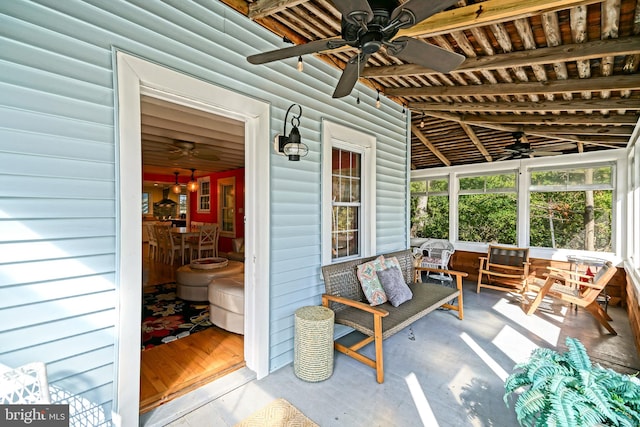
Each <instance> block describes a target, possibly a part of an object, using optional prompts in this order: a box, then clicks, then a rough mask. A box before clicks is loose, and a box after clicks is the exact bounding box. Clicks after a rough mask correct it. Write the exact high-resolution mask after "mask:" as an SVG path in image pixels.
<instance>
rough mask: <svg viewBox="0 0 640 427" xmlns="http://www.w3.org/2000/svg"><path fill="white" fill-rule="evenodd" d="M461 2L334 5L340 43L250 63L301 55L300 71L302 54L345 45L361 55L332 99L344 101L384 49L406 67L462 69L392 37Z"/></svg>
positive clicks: (450, 58) (387, 0)
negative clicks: (339, 21)
mask: <svg viewBox="0 0 640 427" xmlns="http://www.w3.org/2000/svg"><path fill="white" fill-rule="evenodd" d="M457 2H458V0H438V1H431V2H425V1H424V0H408V1H407V2H405V3H402V4H401V3H400V2H399V0H369V1H367V0H333V3H334V5H335V7H336V8H337V9H338V10H339V11H340V13H341V15H342V26H341V36H342V38H331V39H323V40H314V41H311V42H309V43H304V44H300V45H297V46H291V47H285V48H282V49H276V50H272V51H269V52H264V53H259V54H255V55H250V56H248V57H247V60H248V61H249V62H250V63H251V64H265V63H267V62H272V61H277V60H280V59H285V58H291V57H295V56H297V57H298V66H300V64H301V63H302V55H305V54H310V53H318V52H322V51H326V50H332V49H337V48H341V47H344V46H351V47H353V48H356V49H357V50H358V52H357V53H356V54H355V55H354V56H352V57H351V58H350V59H349V60H348V61H347V63H346V64H345V67H344V70H343V72H342V75H341V77H340V80H339V81H338V84H337V86H336V88H335V90H334V92H333V98H342V97H344V96H347V95H349V94H350V93H351V91H352V90H353V88H354V86H355V85H356V83H357V81H358V79H359V77H360V74H361V73H362V70H363V69H364V67H365V65H366V63H367V61H368V60H369V57H370V56H371V55H373V54H375V53H377V52H378V51H379V50H380V49H381V48H382V47H385V49H386V51H387V54H389V55H391V56H395V57H396V58H398V59H401V60H403V61H405V62H408V63H413V64H417V65H421V66H424V67H429V68H431V69H434V70H436V71H438V72H441V73H448V72H450V71H451V70H453V69H455V68H457V67H458V66H459V65H460V64H462V62H463V61H464V59H465V57H464V56H463V55H460V54H457V53H455V52H451V51H448V50H446V49H442V48H440V47H438V46H434V45H431V44H429V43H426V42H424V41H422V40H418V39H414V38H411V37H398V38H397V39H394V37H395V36H396V34H397V33H398V31H399V30H400V29H404V28H409V27H412V26H414V25H415V24H417V23H419V22H421V21H423V20H425V19H427V18H428V17H430V16H431V15H433V14H435V13H437V12H440V11H441V10H444V9H446V8H448V7H450V6H452V5H454V4H456V3H457ZM378 98H379V95H378ZM377 104H378V102H376V105H377Z"/></svg>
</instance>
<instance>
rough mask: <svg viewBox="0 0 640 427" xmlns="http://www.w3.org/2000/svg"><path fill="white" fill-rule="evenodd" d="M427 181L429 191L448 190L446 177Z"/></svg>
mask: <svg viewBox="0 0 640 427" xmlns="http://www.w3.org/2000/svg"><path fill="white" fill-rule="evenodd" d="M427 182H428V186H429V192H441V191H449V180H448V179H430V180H429V181H427Z"/></svg>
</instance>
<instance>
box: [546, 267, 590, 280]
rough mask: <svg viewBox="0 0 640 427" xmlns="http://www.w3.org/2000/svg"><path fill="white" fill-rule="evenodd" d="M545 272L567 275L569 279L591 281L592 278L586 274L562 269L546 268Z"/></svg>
mask: <svg viewBox="0 0 640 427" xmlns="http://www.w3.org/2000/svg"><path fill="white" fill-rule="evenodd" d="M547 270H549V271H551V272H552V273H559V274H567V275H569V276H571V277H579V278H582V279H592V278H593V276H589V275H588V274H582V273H578V272H577V271H570V270H564V269H562V268H557V267H551V266H547Z"/></svg>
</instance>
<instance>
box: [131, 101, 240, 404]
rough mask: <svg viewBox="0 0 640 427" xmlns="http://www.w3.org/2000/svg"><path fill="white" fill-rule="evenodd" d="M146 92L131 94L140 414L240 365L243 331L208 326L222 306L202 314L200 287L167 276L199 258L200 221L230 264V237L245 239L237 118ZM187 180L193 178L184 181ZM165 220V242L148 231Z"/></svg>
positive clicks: (205, 302) (162, 227)
mask: <svg viewBox="0 0 640 427" xmlns="http://www.w3.org/2000/svg"><path fill="white" fill-rule="evenodd" d="M149 92H155V91H151V90H148V89H145V90H144V91H143V95H142V96H141V100H140V115H141V142H142V174H143V176H142V182H143V184H142V194H141V197H142V203H143V204H142V288H143V305H142V312H143V315H142V339H143V342H142V351H141V356H140V357H141V359H140V361H141V362H140V363H141V369H140V413H141V414H142V413H146V412H148V411H149V410H151V409H154V408H156V407H158V406H160V405H162V404H164V403H166V402H169V401H171V400H173V399H175V398H177V397H179V396H181V395H183V394H186V393H188V392H189V391H192V390H193V389H195V388H198V387H199V386H200V385H202V384H206V383H208V382H211V381H213V380H216V379H218V378H220V377H222V376H224V375H226V374H228V373H230V372H233V371H234V370H237V369H240V368H242V367H244V366H245V362H244V332H243V331H242V333H232V332H229V331H228V330H226V329H225V328H224V327H225V325H224V324H220V323H218V324H217V325H216V324H214V322H215V320H212V318H211V317H210V314H217V316H218V317H220V316H221V314H220V313H210V310H211V307H210V304H209V303H210V302H209V301H208V296H207V289H206V286H203V287H202V288H197V291H198V292H197V294H196V293H195V292H193V291H192V292H188V294H189V295H184V293H185V292H181V289H182V288H179V287H180V286H182V285H181V284H180V283H176V282H179V280H177V279H180V277H181V276H179V275H177V274H176V271H177V269H178V268H180V269H181V270H185V268H189V269H190V267H184V266H188V265H189V263H190V262H191V260H192V259H194V258H198V257H199V256H198V253H197V252H198V251H197V246H196V241H197V239H198V234H197V229H198V227H199V226H200V225H202V224H209V223H211V224H216V225H217V226H218V229H219V230H220V235H219V237H218V238H217V242H216V244H215V250H212V252H213V254H211V255H208V256H216V257H222V258H228V257H231V256H233V257H234V258H235V259H234V260H231V262H232V263H233V265H234V267H235V270H238V268H240V267H241V265H242V264H243V263H244V258H243V257H242V258H240V257H239V256H238V255H241V254H238V253H237V252H233V251H232V249H233V248H232V246H234V243H236V242H239V241H241V242H244V206H245V200H244V195H245V194H246V192H245V189H244V183H245V176H244V171H245V163H244V153H245V139H246V137H245V129H244V122H242V121H239V120H235V119H232V118H227V117H223V116H220V115H219V114H214V113H211V112H208V111H205V110H202V109H198V108H193V107H192V106H191V105H193V104H194V102H193V100H188V99H182V100H181V103H180V104H178V103H176V102H173V101H171V102H170V101H166V100H164V99H162V94H160V97H157V94H156V93H154V94H153V95H146V94H145V93H149ZM154 95H155V96H154ZM187 179H189V182H195V183H196V184H195V185H193V187H191V185H190V184H188V182H187ZM204 190H206V191H204ZM236 195H239V197H236ZM205 198H206V199H205ZM167 228H168V229H169V230H170V231H169V233H162V235H163V236H167V237H169V238H170V239H172V240H173V242H171V243H173V244H171V245H167V244H168V243H169V241H168V239H162V240H160V241H157V240H156V239H155V236H156V231H158V232H159V231H162V230H167ZM177 232H179V233H180V236H178V234H176V233H177ZM184 233H187V234H186V235H185V234H184ZM187 236H188V237H187ZM181 237H182V238H181ZM163 243H164V244H163ZM165 245H166V246H167V247H165ZM227 269H228V268H227ZM196 273H197V274H196V275H198V276H200V275H202V274H205V275H206V274H208V273H207V272H203V271H198V272H196ZM238 274H239V273H235V275H236V280H237V279H239V276H238ZM212 302H213V301H212ZM213 310H215V309H213ZM234 316H235V319H236V320H237V319H238V318H241V316H238V315H237V314H234ZM251 316H252V313H244V317H245V318H247V319H250V317H251ZM223 320H224V319H223ZM236 332H239V331H236Z"/></svg>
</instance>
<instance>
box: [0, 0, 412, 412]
mask: <svg viewBox="0 0 640 427" xmlns="http://www.w3.org/2000/svg"><path fill="white" fill-rule="evenodd" d="M282 46H283V43H282V42H281V41H280V40H279V39H278V38H277V37H276V36H274V35H273V34H271V33H269V32H268V31H266V30H265V29H264V28H262V27H260V26H258V25H256V24H254V23H252V22H251V21H249V20H248V19H246V18H245V17H243V16H241V15H240V14H238V13H236V12H234V11H233V10H231V9H229V8H227V7H226V6H224V5H223V4H222V3H218V2H211V1H209V0H197V1H187V0H169V1H166V2H159V1H152V0H132V1H129V2H122V1H115V0H87V1H73V0H65V1H59V0H42V1H23V0H11V1H2V2H0V164H1V165H2V167H1V169H0V322H1V323H0V324H2V325H3V327H2V331H0V342H2V343H3V344H2V345H1V346H0V363H4V364H6V365H10V366H17V365H21V364H23V363H27V362H30V361H34V360H43V361H45V362H46V363H47V368H48V372H49V376H50V380H51V382H52V383H53V384H57V385H59V386H61V387H64V388H66V389H68V390H71V391H72V392H73V393H79V394H82V395H83V396H85V397H87V398H88V399H90V400H91V401H93V402H96V403H99V404H102V405H104V410H105V412H106V413H107V414H108V415H109V414H110V411H111V400H112V398H113V395H114V390H113V389H114V383H113V381H114V377H115V373H114V372H115V369H116V367H115V345H116V343H117V337H116V336H115V334H116V327H115V325H116V323H117V291H118V289H117V284H116V280H115V277H116V261H117V260H116V235H115V233H116V220H117V218H116V179H117V174H118V164H117V163H116V160H115V159H116V155H115V153H116V147H115V135H116V134H117V130H116V129H115V125H114V117H116V111H115V107H114V105H115V99H116V96H117V94H116V93H115V92H114V85H113V81H114V69H115V64H114V59H113V58H114V55H113V51H114V49H122V50H124V51H127V52H129V53H131V54H134V55H138V56H141V57H144V58H146V59H148V60H150V61H153V62H156V63H158V64H161V65H163V66H166V67H169V68H172V69H175V70H178V71H181V72H184V73H187V74H190V75H193V76H195V77H197V78H200V79H203V80H206V81H209V82H211V83H213V84H215V85H219V86H223V87H226V88H230V89H232V90H234V91H237V92H240V93H243V94H247V95H249V96H252V97H256V98H259V99H263V100H265V101H267V102H269V103H270V104H271V105H272V110H271V111H272V123H271V129H272V136H274V135H275V134H276V133H281V132H282V127H283V120H284V115H285V112H286V109H287V108H288V107H289V105H291V104H292V103H297V104H300V105H301V106H302V108H303V116H302V118H301V126H300V131H301V134H302V137H303V141H304V142H305V143H306V144H307V145H309V148H310V151H311V152H310V153H309V155H308V156H307V157H305V158H303V159H302V161H300V162H289V161H287V160H286V158H283V157H281V156H277V155H275V154H272V155H271V158H270V159H264V161H270V163H271V167H270V169H271V183H270V187H271V206H270V207H265V215H266V214H267V212H269V215H270V219H271V230H270V233H271V242H270V248H271V249H270V251H271V253H270V257H271V265H270V298H271V301H270V304H271V313H270V330H271V334H270V343H271V344H270V345H271V348H270V351H271V353H270V360H271V362H270V367H271V369H272V370H274V369H278V368H280V367H282V366H283V365H285V364H287V363H290V362H291V361H292V359H293V353H292V348H293V312H294V311H295V309H297V308H298V307H300V306H303V305H310V304H319V303H320V294H321V293H322V291H323V285H322V281H321V276H320V263H321V250H322V248H321V236H320V231H321V225H320V224H321V192H322V183H321V161H322V159H321V155H320V153H321V144H320V141H321V134H320V133H321V123H322V119H329V120H333V121H336V122H338V123H342V124H346V125H348V126H352V127H354V128H357V129H360V130H363V131H365V132H367V133H371V134H374V135H376V137H377V143H378V145H377V147H378V151H377V171H376V172H377V206H376V214H377V236H376V243H377V248H378V252H384V251H388V250H393V249H398V248H402V247H404V245H405V242H406V232H407V231H406V230H407V224H406V183H407V169H408V168H407V153H406V150H407V144H406V139H407V129H406V118H405V117H404V115H403V113H402V112H401V109H402V108H401V107H400V106H398V105H396V104H394V103H391V102H389V101H387V100H385V99H383V104H382V108H381V109H379V110H378V109H376V108H375V106H374V103H375V95H376V94H375V92H372V91H371V90H370V89H367V88H365V87H364V86H361V85H358V86H357V88H356V89H359V90H360V91H361V92H360V98H361V103H360V104H359V105H357V104H356V103H355V96H350V97H347V98H346V99H343V100H333V99H332V98H331V93H332V92H333V87H334V85H335V84H336V82H337V79H338V77H339V72H338V70H336V69H334V68H332V67H330V66H328V65H327V64H324V63H322V62H321V61H319V60H316V59H315V58H312V57H308V58H305V71H304V73H299V72H298V71H296V69H295V65H296V59H295V58H292V59H290V60H287V61H280V62H276V63H272V64H269V65H264V66H253V65H250V64H248V63H247V61H246V59H245V57H246V55H248V54H252V53H256V52H260V51H264V50H268V49H273V48H277V47H282ZM355 93H356V92H355V91H354V94H355ZM289 128H290V127H289ZM268 143H270V141H265V144H268ZM267 209H268V210H267ZM122 286H139V283H134V284H122ZM132 327H139V326H138V325H132ZM109 416H110V415H109Z"/></svg>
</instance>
